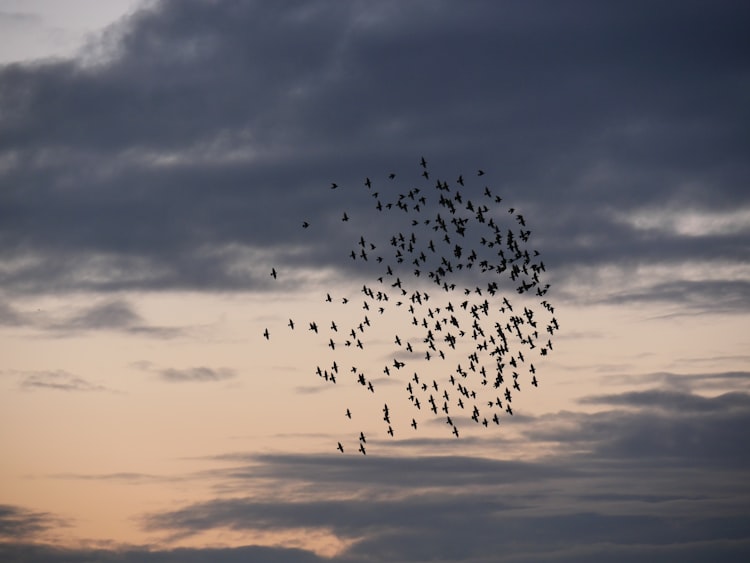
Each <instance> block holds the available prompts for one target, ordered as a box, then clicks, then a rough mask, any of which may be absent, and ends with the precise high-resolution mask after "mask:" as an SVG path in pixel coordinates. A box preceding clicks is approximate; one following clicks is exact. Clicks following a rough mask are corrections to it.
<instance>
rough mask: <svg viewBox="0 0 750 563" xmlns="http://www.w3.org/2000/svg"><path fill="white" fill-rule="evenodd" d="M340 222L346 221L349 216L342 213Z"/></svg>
mask: <svg viewBox="0 0 750 563" xmlns="http://www.w3.org/2000/svg"><path fill="white" fill-rule="evenodd" d="M341 220H342V221H348V220H349V216H348V215H347V214H346V211H344V216H343V217H342V218H341Z"/></svg>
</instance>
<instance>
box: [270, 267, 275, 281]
mask: <svg viewBox="0 0 750 563" xmlns="http://www.w3.org/2000/svg"><path fill="white" fill-rule="evenodd" d="M271 277H272V278H273V279H276V268H271Z"/></svg>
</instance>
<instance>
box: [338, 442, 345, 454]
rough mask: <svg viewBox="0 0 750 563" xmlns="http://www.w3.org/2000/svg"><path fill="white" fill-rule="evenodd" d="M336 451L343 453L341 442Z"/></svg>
mask: <svg viewBox="0 0 750 563" xmlns="http://www.w3.org/2000/svg"><path fill="white" fill-rule="evenodd" d="M338 450H339V451H340V452H341V453H342V454H343V453H344V446H342V445H341V442H339V446H338Z"/></svg>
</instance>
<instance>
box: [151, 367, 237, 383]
mask: <svg viewBox="0 0 750 563" xmlns="http://www.w3.org/2000/svg"><path fill="white" fill-rule="evenodd" d="M236 376H237V374H236V372H235V371H234V370H232V369H229V368H216V369H214V368H208V367H205V366H200V367H194V368H186V369H175V368H166V369H162V370H159V377H161V378H162V379H163V380H164V381H170V382H174V383H178V382H186V381H224V380H226V379H232V378H233V377H236Z"/></svg>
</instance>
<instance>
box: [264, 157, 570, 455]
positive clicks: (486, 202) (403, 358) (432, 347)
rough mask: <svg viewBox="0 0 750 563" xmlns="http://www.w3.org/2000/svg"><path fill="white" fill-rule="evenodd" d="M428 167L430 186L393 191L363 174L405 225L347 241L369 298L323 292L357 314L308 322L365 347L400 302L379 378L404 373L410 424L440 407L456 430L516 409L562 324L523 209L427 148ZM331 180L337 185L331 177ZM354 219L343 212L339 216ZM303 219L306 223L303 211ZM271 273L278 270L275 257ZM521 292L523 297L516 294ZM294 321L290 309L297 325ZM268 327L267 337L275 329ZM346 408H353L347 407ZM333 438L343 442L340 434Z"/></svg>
mask: <svg viewBox="0 0 750 563" xmlns="http://www.w3.org/2000/svg"><path fill="white" fill-rule="evenodd" d="M420 166H421V177H422V180H419V182H420V183H421V184H422V187H419V186H412V187H410V188H409V189H408V190H405V191H403V192H402V193H397V194H396V195H395V197H393V198H392V199H386V197H385V195H381V193H380V191H379V190H377V189H376V188H374V187H373V182H372V181H371V180H370V178H366V179H365V181H364V189H365V190H366V191H367V192H368V193H369V195H370V196H371V197H372V198H373V199H374V200H375V209H376V210H377V211H378V212H380V213H389V214H397V217H398V218H401V219H403V227H404V228H403V229H401V230H399V231H397V232H393V233H391V234H390V235H387V236H385V237H383V236H382V233H380V234H378V233H376V234H375V235H374V236H373V237H367V238H366V237H365V235H360V236H359V240H358V241H356V242H355V243H354V247H353V248H351V249H350V250H348V251H347V252H348V256H349V258H350V259H351V260H353V261H354V262H356V263H357V264H358V265H360V264H361V266H362V268H361V269H362V271H363V272H366V271H368V270H369V269H374V270H375V271H374V274H373V281H372V283H364V284H363V285H362V287H361V289H360V290H359V292H358V293H361V295H362V297H361V305H359V304H355V298H354V297H351V295H349V296H344V297H336V298H334V297H333V296H331V294H330V293H328V294H326V296H325V301H326V302H327V303H334V302H339V300H340V302H341V303H342V304H344V305H349V306H356V307H361V310H362V313H361V317H359V320H358V321H355V322H354V323H353V325H351V326H349V327H347V328H344V327H339V324H340V323H338V324H337V323H336V322H335V320H334V321H331V323H330V325H323V324H321V325H318V323H317V322H316V321H312V322H309V324H308V326H307V330H308V331H311V332H312V333H314V334H315V335H317V336H318V337H319V338H321V342H322V343H323V342H325V343H326V345H327V347H328V348H330V350H331V352H332V353H334V354H335V353H336V350H341V349H342V348H348V349H350V350H364V349H365V347H366V346H367V345H368V341H367V336H368V333H369V332H370V330H371V329H372V328H373V327H374V326H375V325H376V324H377V323H382V322H383V321H382V319H389V320H391V319H392V317H391V314H392V313H394V312H400V313H401V317H402V318H400V319H399V322H388V324H387V327H388V328H396V329H397V332H395V333H394V334H393V345H394V346H395V353H394V354H393V360H392V361H389V362H388V363H386V364H385V365H383V366H382V371H378V372H377V375H376V377H378V378H382V377H386V378H401V379H402V381H401V384H402V385H403V389H404V391H405V392H406V397H407V401H408V405H409V406H410V408H411V409H413V412H412V413H410V415H409V416H408V417H407V420H408V418H411V423H410V424H409V426H410V428H411V430H409V432H413V431H416V430H417V428H418V426H419V421H418V420H417V419H418V418H420V420H421V417H419V414H420V413H432V415H433V416H434V417H441V418H443V419H444V421H445V424H446V425H447V426H448V427H449V432H450V433H451V434H452V435H453V436H455V437H456V438H458V437H459V435H460V432H459V426H460V424H463V423H472V424H475V425H478V426H480V427H485V428H487V427H489V426H491V425H499V424H500V421H501V417H503V416H512V415H513V408H512V404H513V398H514V396H515V394H516V393H518V392H520V391H521V388H522V386H523V387H524V388H526V387H527V386H531V387H537V386H538V385H539V379H538V377H537V370H536V368H535V367H534V364H533V358H534V356H535V355H536V356H546V355H547V354H548V353H549V352H551V351H552V349H553V347H552V336H553V335H554V334H555V332H556V331H557V330H558V329H559V324H558V321H557V319H556V318H555V316H554V312H555V310H554V307H553V306H552V305H551V304H550V303H549V301H548V300H547V292H548V290H549V284H547V283H543V280H542V277H543V275H544V273H545V271H546V269H545V265H544V262H543V261H542V260H541V259H540V253H539V252H538V251H537V250H530V249H529V248H528V246H529V241H530V238H531V231H530V230H529V229H528V228H527V225H526V220H525V218H524V216H523V215H522V214H521V213H518V212H517V211H516V210H515V209H514V208H512V207H510V208H507V209H505V210H504V212H503V209H501V206H500V204H501V202H502V198H501V197H500V196H499V195H496V194H494V193H493V192H492V190H491V189H490V188H489V187H488V186H487V185H484V182H483V181H480V182H481V184H482V185H483V189H482V188H479V190H475V193H474V199H472V198H471V197H470V195H469V194H470V193H471V190H470V188H469V187H467V186H466V184H467V183H471V182H469V181H468V180H465V179H464V177H463V175H459V176H458V178H457V179H456V180H455V182H453V183H452V184H451V183H449V182H447V181H444V180H436V181H434V182H431V181H430V172H429V170H428V168H427V162H426V160H425V159H424V158H422V159H421V161H420ZM484 175H485V173H484V171H483V170H478V171H477V172H476V178H477V179H479V178H482V177H483V176H484ZM395 178H396V175H395V174H394V173H391V174H390V175H389V176H388V180H389V181H390V182H393V181H394V180H395ZM391 185H392V184H389V185H388V186H387V188H389V187H390V186H391ZM330 189H332V190H336V189H339V186H338V184H336V183H332V184H331V186H330ZM435 203H436V204H437V205H435ZM349 219H350V217H349V215H348V214H347V213H346V212H345V211H344V212H342V216H341V220H342V221H345V222H346V221H349ZM383 223H388V224H391V223H393V221H390V222H383ZM302 227H303V228H304V229H307V228H309V227H310V223H309V222H308V221H304V222H303V223H302ZM270 275H271V277H272V278H273V279H274V280H275V279H278V275H279V274H278V272H277V270H276V268H272V269H271V274H270ZM515 296H518V299H519V300H520V301H521V303H520V304H519V303H518V302H516V303H515V304H514V303H513V302H512V300H511V297H513V299H516V297H515ZM538 306H541V309H539V307H538ZM542 317H545V320H542ZM295 326H297V325H296V324H295V322H294V320H293V319H289V322H288V327H289V329H291V330H294V329H295ZM263 336H264V337H265V338H266V339H270V333H269V331H268V329H266V330H265V331H264V333H263ZM326 340H327V342H326ZM422 362H427V363H428V365H429V375H426V370H425V371H422V374H420V372H419V370H417V369H415V366H417V367H418V366H419V365H422V366H425V365H427V364H423V363H422ZM436 364H437V365H436ZM315 374H316V375H317V376H318V377H319V378H320V379H321V380H322V381H323V382H324V383H328V384H336V383H337V382H339V380H340V379H341V378H343V377H350V378H351V379H352V380H353V381H354V382H356V383H357V384H359V385H361V386H362V387H363V388H364V389H365V390H366V391H368V392H370V393H372V394H373V395H374V394H375V392H376V385H375V384H374V383H375V381H376V379H375V377H373V376H372V375H370V374H368V372H367V371H366V370H362V369H359V368H357V367H356V366H354V365H352V366H346V367H345V366H343V365H342V366H340V365H339V364H338V363H337V361H336V359H335V358H334V360H333V362H332V363H331V364H330V366H323V367H321V366H320V365H318V366H316V368H315ZM382 412H383V424H384V425H385V427H387V429H386V433H387V434H388V435H389V436H390V437H394V436H396V431H395V430H394V423H393V422H392V417H391V409H390V408H389V407H388V404H387V403H385V404H384V405H383V408H382ZM342 414H343V416H344V417H346V418H347V419H350V420H351V419H352V411H351V410H350V409H349V408H346V409H345V410H344V409H342ZM354 435H355V436H356V433H355V434H354ZM356 444H357V446H358V447H357V450H356V451H358V452H360V453H361V454H363V455H365V454H366V444H367V439H366V436H365V434H364V432H363V431H360V432H359V438H358V439H357V441H356ZM348 448H349V446H347V450H348ZM337 449H338V450H339V451H340V452H342V453H343V452H344V451H345V448H344V445H343V444H342V443H341V442H338V444H337Z"/></svg>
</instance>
